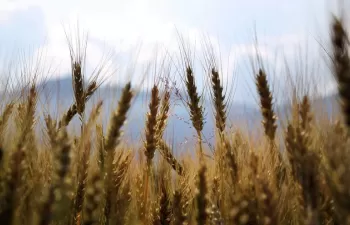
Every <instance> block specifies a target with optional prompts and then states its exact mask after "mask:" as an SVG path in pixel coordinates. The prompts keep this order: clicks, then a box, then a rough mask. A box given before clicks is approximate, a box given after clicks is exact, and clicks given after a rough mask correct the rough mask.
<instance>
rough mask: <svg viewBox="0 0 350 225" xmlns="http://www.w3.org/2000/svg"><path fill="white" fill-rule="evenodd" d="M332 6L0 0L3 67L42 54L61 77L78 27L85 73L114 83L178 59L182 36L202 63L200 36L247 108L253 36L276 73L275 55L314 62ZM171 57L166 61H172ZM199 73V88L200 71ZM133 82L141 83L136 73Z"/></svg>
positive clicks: (227, 0)
mask: <svg viewBox="0 0 350 225" xmlns="http://www.w3.org/2000/svg"><path fill="white" fill-rule="evenodd" d="M334 2H335V1H327V0H293V1H289V0H245V1H242V0H176V1H175V0H162V1H160V0H99V1H91V0H60V1H52V0H0V34H1V35H0V53H1V58H0V63H1V64H2V65H5V64H6V63H8V60H9V58H10V57H11V56H13V55H16V53H18V52H21V53H23V52H25V53H26V56H27V57H29V58H34V59H38V58H40V56H42V55H44V56H45V57H43V59H45V63H43V64H45V65H46V64H47V65H50V68H51V71H50V72H49V73H50V76H64V75H65V74H67V73H69V71H70V58H69V49H68V46H67V39H66V35H65V34H66V33H69V34H72V35H74V31H76V29H75V28H76V27H77V24H78V25H79V28H80V31H82V32H83V31H86V32H87V33H88V47H87V61H86V65H87V73H89V74H90V73H91V72H92V71H93V69H94V68H96V66H98V65H99V63H101V62H105V63H106V64H107V65H109V66H108V67H106V71H105V72H106V74H107V73H108V74H109V75H110V77H109V78H108V82H109V83H114V82H115V83H117V82H118V81H120V79H125V78H121V76H123V75H120V73H118V74H113V73H112V72H114V71H115V69H120V68H124V69H125V70H126V69H128V68H130V65H133V67H135V68H140V70H143V69H144V68H147V66H148V65H149V63H150V62H151V63H152V62H154V61H155V57H156V56H158V58H157V59H158V60H159V59H162V57H159V56H162V55H164V54H165V53H167V54H168V55H171V56H172V55H173V54H175V55H176V52H178V50H179V34H181V36H182V37H184V38H185V40H186V41H187V42H188V43H189V44H190V45H191V46H193V47H191V48H192V49H194V52H195V53H196V59H197V56H198V60H199V61H200V60H201V59H203V53H204V52H205V50H206V48H205V45H203V40H204V37H205V38H207V39H208V40H210V42H211V43H212V44H213V49H214V51H215V53H217V55H219V56H220V58H221V59H222V60H220V65H221V66H222V70H223V73H222V74H223V76H224V80H225V81H227V82H229V81H232V79H231V78H232V77H233V76H234V77H235V80H234V87H235V98H237V100H238V101H242V102H244V101H246V100H247V101H248V99H250V100H252V99H253V97H252V96H250V94H249V92H252V91H254V90H253V88H254V86H253V85H254V81H253V79H252V74H250V73H249V72H251V71H249V63H250V62H249V59H250V57H254V56H255V52H256V50H255V42H254V34H255V32H256V34H257V37H258V40H259V45H258V46H259V52H260V54H261V56H262V57H263V58H264V59H267V62H268V64H269V65H270V66H271V67H273V68H274V69H275V70H276V71H278V69H281V68H282V67H283V63H282V61H283V60H281V59H282V57H277V58H279V60H277V59H276V54H282V55H283V57H284V58H285V59H287V60H288V61H290V62H294V61H295V60H296V61H298V60H299V61H300V59H301V58H300V56H299V55H298V50H300V47H302V48H301V49H302V50H305V49H306V48H304V46H306V45H307V46H308V47H309V48H308V50H306V51H307V52H308V51H310V57H311V58H315V59H317V60H319V58H317V57H319V52H318V51H317V50H316V48H315V46H317V41H316V40H323V39H324V37H325V35H326V34H327V29H328V21H329V17H330V13H331V12H336V9H337V8H336V5H335V3H334ZM65 31H66V33H65ZM159 52H160V53H159ZM155 53H158V54H155ZM201 57H202V58H201ZM175 58H176V57H174V58H171V59H172V60H174V61H176V60H175ZM101 59H102V60H104V61H101ZM317 60H316V61H317ZM301 61H303V59H302V60H301ZM3 67H4V66H3ZM52 68H53V69H52ZM276 68H277V69H276ZM107 70H108V71H107ZM45 71H46V70H45ZM125 74H126V73H125ZM197 74H198V75H197V80H199V81H198V82H199V83H200V84H202V83H201V82H202V81H200V80H201V79H202V77H200V75H199V74H201V73H200V72H198V73H197ZM279 76H281V75H280V74H275V75H274V76H271V77H279ZM126 79H127V78H126ZM134 79H135V80H136V81H141V80H142V79H141V78H140V77H139V75H138V76H137V77H136V78H135V77H134ZM271 79H272V78H271ZM277 80H278V79H277ZM325 80H326V81H325V84H324V85H323V86H322V88H321V89H322V90H324V92H327V93H328V92H329V91H330V90H332V89H334V85H333V84H331V83H330V81H329V80H328V78H327V79H325ZM249 89H251V90H249ZM282 91H283V90H282ZM282 93H283V92H282ZM248 95H249V96H250V97H247V96H248Z"/></svg>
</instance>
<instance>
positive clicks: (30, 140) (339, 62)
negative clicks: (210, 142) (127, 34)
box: [0, 17, 350, 225]
mask: <svg viewBox="0 0 350 225" xmlns="http://www.w3.org/2000/svg"><path fill="white" fill-rule="evenodd" d="M329 34H330V35H331V36H330V40H331V51H330V52H328V53H329V57H330V59H331V62H332V63H331V64H332V65H331V66H332V67H331V69H332V73H333V75H334V77H335V79H336V81H337V84H338V95H339V99H340V101H339V102H337V104H338V106H339V107H340V108H341V111H340V112H341V113H340V114H339V115H337V119H336V120H331V119H328V120H327V119H325V118H319V117H316V116H315V109H313V107H312V96H308V95H304V96H302V97H301V98H296V99H294V100H295V101H294V102H293V105H292V109H291V112H290V114H291V115H292V116H291V117H290V118H289V119H287V120H286V121H284V122H285V126H283V127H279V124H280V123H279V121H278V120H279V118H278V117H277V116H276V115H277V113H276V112H275V107H274V96H273V93H272V90H271V84H269V82H268V79H267V76H268V74H267V71H266V70H265V69H264V67H263V66H261V67H260V68H257V70H256V71H255V72H254V79H255V84H256V87H255V91H256V93H257V94H258V96H259V98H260V99H259V104H260V105H259V106H260V109H261V116H262V118H263V120H262V121H261V128H262V131H263V133H262V134H261V135H260V136H259V138H257V139H255V140H252V139H251V137H249V136H247V135H246V134H245V133H244V132H241V131H240V130H239V129H234V130H232V129H228V127H227V120H228V119H229V118H228V113H227V110H228V101H229V96H228V95H227V93H226V92H225V90H227V87H225V82H223V80H222V78H221V77H222V76H221V75H220V74H219V68H217V66H216V65H215V63H213V62H211V61H210V60H211V58H210V57H208V65H209V67H208V72H207V75H208V77H207V78H208V80H209V81H210V82H209V84H210V85H208V86H207V87H206V88H207V91H208V93H210V96H211V98H210V100H211V104H212V107H213V109H214V110H213V112H214V116H213V117H212V118H213V119H214V124H215V127H214V128H213V129H215V131H216V132H215V143H214V146H213V149H214V151H213V153H212V154H211V155H210V156H208V154H209V153H208V149H207V146H206V145H205V143H204V140H203V135H202V131H203V126H204V124H205V120H206V114H205V110H206V109H205V108H204V106H203V104H202V101H201V100H202V97H203V96H202V94H201V92H200V90H199V89H198V85H197V81H196V79H195V71H194V70H193V65H192V61H191V59H190V58H189V57H188V55H187V54H186V52H184V53H183V54H182V56H183V68H182V70H183V74H182V80H183V84H184V88H185V91H186V96H183V103H184V105H185V106H186V107H187V109H188V113H189V116H190V119H191V123H192V127H193V129H194V132H195V134H196V142H195V143H194V144H193V146H192V148H191V149H190V150H189V151H192V152H193V153H194V154H192V156H183V157H180V156H178V155H176V154H175V152H176V149H173V146H172V145H171V143H170V142H169V140H167V139H166V138H164V132H165V130H166V127H167V120H168V118H169V111H170V108H171V107H170V106H171V100H172V98H171V96H172V95H174V94H176V93H174V90H171V89H169V88H167V86H164V85H160V83H159V82H154V84H152V87H151V91H150V93H149V96H150V98H149V102H148V103H147V104H148V105H147V107H148V108H147V109H148V113H147V115H146V117H145V118H146V119H145V121H144V130H143V131H142V133H143V139H142V140H140V141H141V142H142V145H141V147H139V148H136V150H135V148H134V149H132V148H129V146H128V145H126V144H125V143H124V141H123V140H124V137H123V135H122V134H123V128H124V123H125V122H126V120H127V119H128V112H129V110H130V108H131V107H132V103H133V99H134V98H135V97H136V95H137V93H136V91H135V90H136V87H135V85H133V83H132V82H128V83H126V85H125V86H124V87H123V90H122V93H121V95H120V97H119V99H116V100H115V101H116V102H117V107H116V108H115V109H114V110H113V113H112V114H111V115H110V118H109V123H108V129H107V130H104V129H103V128H102V125H101V124H100V122H99V121H100V120H99V118H100V117H101V109H102V106H103V104H104V102H103V99H101V100H100V101H98V102H97V103H96V104H94V106H93V109H92V110H91V112H90V113H89V114H87V113H86V104H87V102H89V100H90V98H91V97H92V96H93V95H94V94H95V92H96V90H98V88H99V87H100V83H99V82H98V80H97V79H93V80H91V81H90V82H89V83H88V84H87V85H85V84H84V74H83V65H82V58H81V57H82V56H81V55H79V52H78V53H76V54H74V51H73V49H70V50H71V53H72V55H71V56H72V57H71V65H72V74H71V75H72V88H73V90H74V91H73V93H74V96H73V97H74V102H72V104H71V106H70V107H69V108H68V109H66V112H65V113H64V114H63V115H61V116H59V117H57V118H56V117H55V116H53V115H50V114H45V115H43V116H44V117H45V126H43V127H40V128H39V129H40V132H37V130H36V128H37V127H38V126H39V125H38V124H37V123H36V121H37V120H38V117H39V115H38V114H37V103H38V90H37V87H36V84H35V82H28V84H26V88H25V89H23V90H24V91H23V92H22V93H21V98H15V99H13V100H12V99H10V100H9V101H5V100H3V101H2V104H3V110H2V112H1V117H0V139H1V141H0V184H1V186H0V187H1V188H0V203H1V204H0V223H1V224H13V225H15V224H16V225H17V224H38V225H39V224H40V225H49V224H53V225H56V224H57V225H58V224H62V225H66V224H68V225H70V224H75V225H80V224H81V225H93V224H108V225H114V224H116V225H122V224H145V225H146V224H147V225H150V224H155V225H166V224H172V225H183V224H189V225H190V224H198V225H209V224H213V225H214V224H215V225H221V224H234V225H248V224H249V225H255V224H256V225H278V224H305V225H318V224H319V225H321V224H322V225H323V224H324V225H326V224H350V179H349V177H348V178H347V175H346V174H347V173H349V174H350V166H349V161H348V160H349V159H350V152H349V150H350V143H349V141H350V136H349V129H350V54H349V47H350V42H349V35H348V33H347V31H346V29H345V25H344V21H342V19H341V18H337V17H334V18H333V21H332V23H331V24H330V25H329ZM155 80H156V79H155ZM233 110H234V109H233ZM73 118H78V119H79V123H80V125H79V131H78V132H77V133H76V134H73V133H72V132H70V129H69V125H70V123H71V121H72V120H73ZM10 124H11V126H10ZM10 127H11V129H10ZM39 136H40V137H39ZM277 136H280V137H283V138H282V141H278V140H279V139H278V138H277ZM39 138H40V139H44V140H45V142H44V143H39V142H38V141H36V140H37V139H39Z"/></svg>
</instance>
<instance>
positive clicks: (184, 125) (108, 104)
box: [38, 77, 335, 149]
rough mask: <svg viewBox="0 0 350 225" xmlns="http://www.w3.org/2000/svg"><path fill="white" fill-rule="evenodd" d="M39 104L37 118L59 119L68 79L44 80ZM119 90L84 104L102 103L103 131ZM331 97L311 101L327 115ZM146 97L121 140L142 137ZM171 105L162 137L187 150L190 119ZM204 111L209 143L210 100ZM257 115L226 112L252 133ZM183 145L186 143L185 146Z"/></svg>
mask: <svg viewBox="0 0 350 225" xmlns="http://www.w3.org/2000/svg"><path fill="white" fill-rule="evenodd" d="M38 87H39V90H41V91H40V96H39V97H40V101H39V107H38V115H39V116H40V117H41V119H43V115H44V114H45V113H50V115H52V116H53V117H59V118H60V117H61V116H62V114H63V113H64V112H65V111H66V110H67V109H68V108H69V106H70V105H71V104H72V103H73V102H74V99H73V90H72V80H71V77H65V78H61V79H57V80H48V81H46V82H45V83H43V84H40V85H39V86H38ZM121 90H122V87H120V86H118V85H104V86H101V87H100V88H99V89H98V90H97V91H96V93H95V94H94V95H93V96H92V98H91V99H90V100H89V102H88V103H87V105H86V115H87V116H88V115H89V112H90V111H91V108H92V106H93V105H94V104H95V103H97V102H98V101H99V100H102V101H103V110H102V112H103V114H102V118H103V120H102V122H103V125H104V128H105V129H107V127H108V122H109V119H110V116H111V113H112V111H113V110H115V109H116V107H117V104H118V101H119V98H120V94H121ZM334 100H335V96H333V95H332V96H327V97H325V98H322V99H317V100H315V102H317V103H322V104H325V105H326V108H327V113H329V112H331V111H332V110H334V106H333V105H332V103H333V102H334ZM148 102H149V94H147V93H146V92H144V91H140V92H138V93H137V96H136V98H135V99H134V101H133V103H132V108H131V110H130V112H129V115H128V120H127V123H126V125H125V127H124V131H125V135H124V138H125V139H127V140H128V141H131V142H133V143H135V142H139V141H140V140H141V139H140V138H142V135H143V133H144V132H143V131H144V126H145V116H146V113H147V111H148ZM177 103H178V104H176V105H172V108H171V116H170V117H169V119H168V126H167V130H166V136H165V137H166V138H167V139H169V140H170V141H171V142H172V143H173V144H176V145H177V146H178V147H177V149H179V146H183V148H187V147H189V146H191V145H190V144H192V143H193V142H194V141H195V138H194V134H195V132H194V128H192V124H191V122H190V117H189V114H188V111H187V109H186V107H184V106H183V104H182V103H181V102H177ZM204 108H205V118H206V120H205V126H204V130H203V134H204V141H205V142H207V143H209V144H213V141H214V137H213V136H214V128H215V120H214V115H213V111H212V110H213V107H212V104H211V101H210V100H208V99H207V100H205V101H204ZM277 111H278V112H279V115H278V116H279V118H280V119H285V118H286V115H287V114H288V113H289V112H290V106H288V104H283V105H281V106H278V107H277ZM260 121H261V114H260V110H259V108H258V105H248V104H247V105H244V104H241V103H232V104H230V108H229V111H228V126H240V127H245V128H246V129H247V131H250V132H255V131H256V128H257V126H259V127H260ZM69 127H70V128H73V129H75V130H79V119H78V117H77V116H76V117H75V118H74V120H73V121H72V122H71V124H70V125H69ZM186 143H187V144H186Z"/></svg>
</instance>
